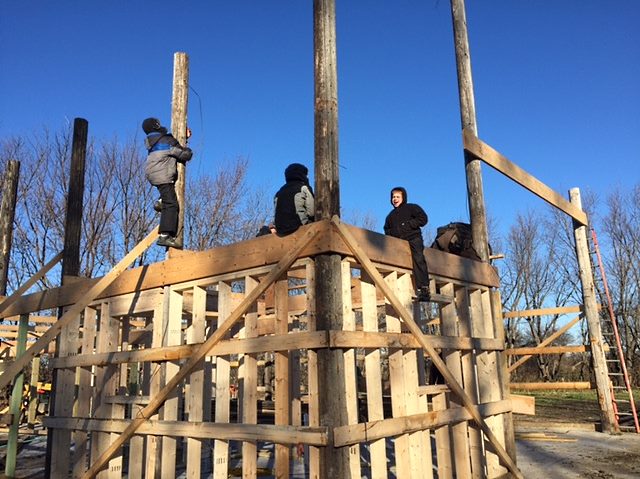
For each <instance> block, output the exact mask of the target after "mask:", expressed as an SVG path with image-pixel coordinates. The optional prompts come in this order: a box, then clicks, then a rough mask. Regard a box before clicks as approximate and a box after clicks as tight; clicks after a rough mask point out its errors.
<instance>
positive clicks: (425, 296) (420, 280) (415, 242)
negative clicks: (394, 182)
mask: <svg viewBox="0 0 640 479" xmlns="http://www.w3.org/2000/svg"><path fill="white" fill-rule="evenodd" d="M391 204H392V205H393V210H392V211H391V213H389V214H388V215H387V219H386V220H385V222H384V233H385V234H386V235H389V236H395V237H396V238H401V239H403V240H407V241H408V242H409V246H410V248H411V259H412V261H413V279H414V282H415V286H416V296H417V299H418V301H430V299H431V293H430V291H429V269H428V268H427V261H426V260H425V258H424V243H423V241H422V231H421V230H420V228H422V227H423V226H424V225H426V224H427V222H428V221H429V218H428V217H427V214H426V213H425V212H424V210H423V209H422V208H421V207H420V206H418V205H416V204H414V203H407V190H405V189H404V188H403V187H401V186H397V187H395V188H393V189H392V190H391Z"/></svg>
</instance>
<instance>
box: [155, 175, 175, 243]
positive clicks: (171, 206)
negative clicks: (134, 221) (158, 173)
mask: <svg viewBox="0 0 640 479" xmlns="http://www.w3.org/2000/svg"><path fill="white" fill-rule="evenodd" d="M158 191H159V192H160V198H161V199H162V211H161V212H160V228H159V229H158V231H159V233H160V234H165V235H169V236H171V237H175V235H176V233H177V230H178V208H179V206H178V197H177V196H176V189H175V186H174V184H173V183H167V184H164V185H158Z"/></svg>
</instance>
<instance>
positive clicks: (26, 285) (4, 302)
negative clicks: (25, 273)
mask: <svg viewBox="0 0 640 479" xmlns="http://www.w3.org/2000/svg"><path fill="white" fill-rule="evenodd" d="M61 259H62V251H60V252H59V253H58V254H57V255H55V256H54V257H53V258H52V259H50V260H49V262H48V263H47V264H45V265H44V266H43V267H42V268H40V270H39V271H38V272H37V273H36V274H34V275H33V276H31V278H29V279H28V280H27V281H26V282H25V283H24V284H22V285H21V286H20V287H19V288H18V289H16V290H15V291H14V292H13V294H11V296H8V297H7V298H4V299H3V300H2V302H1V303H0V313H4V311H5V310H6V309H7V308H8V307H9V306H11V305H12V304H13V303H14V302H15V301H16V300H17V299H18V298H20V297H21V296H22V295H23V294H24V293H25V291H27V290H29V288H31V286H33V285H34V284H36V283H37V282H38V281H39V280H40V279H42V278H44V276H45V275H46V274H47V273H48V272H49V270H50V269H51V268H53V267H54V266H55V265H56V264H58V261H60V260H61ZM42 309H46V308H42ZM19 314H24V313H19ZM2 317H3V318H6V316H4V315H3V316H2Z"/></svg>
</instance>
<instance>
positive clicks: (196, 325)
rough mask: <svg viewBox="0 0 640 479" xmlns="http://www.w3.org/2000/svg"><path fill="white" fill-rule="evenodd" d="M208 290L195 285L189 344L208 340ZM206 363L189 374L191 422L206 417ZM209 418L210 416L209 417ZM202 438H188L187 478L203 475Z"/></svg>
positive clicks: (202, 362)
mask: <svg viewBox="0 0 640 479" xmlns="http://www.w3.org/2000/svg"><path fill="white" fill-rule="evenodd" d="M206 314H207V291H206V289H204V288H203V287H200V286H194V287H193V312H192V316H191V325H189V327H188V328H187V344H197V343H203V342H205V341H206V339H207V338H206V331H205V326H206V321H207V318H206ZM204 364H205V361H204V360H202V361H200V362H199V363H198V365H197V366H196V368H195V369H194V371H193V372H192V373H191V374H190V375H189V396H188V398H187V404H186V409H187V414H188V417H189V422H194V423H198V422H202V420H203V419H204V414H203V412H204V410H203V405H204V401H205V394H204ZM207 419H208V418H207ZM203 442H204V441H203V440H202V439H196V438H187V478H188V479H195V478H198V477H200V476H201V470H200V469H201V468H200V463H201V459H202V444H203Z"/></svg>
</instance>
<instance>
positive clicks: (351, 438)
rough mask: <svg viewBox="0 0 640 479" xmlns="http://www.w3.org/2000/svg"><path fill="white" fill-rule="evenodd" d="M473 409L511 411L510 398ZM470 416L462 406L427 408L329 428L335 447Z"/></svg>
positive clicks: (485, 413) (487, 414)
mask: <svg viewBox="0 0 640 479" xmlns="http://www.w3.org/2000/svg"><path fill="white" fill-rule="evenodd" d="M477 410H478V412H479V414H480V415H481V417H483V418H485V417H490V416H495V415H497V414H503V413H505V412H507V411H511V403H510V401H496V402H492V403H485V404H479V405H478V408H477ZM471 419H472V417H471V414H469V411H468V410H467V409H466V408H465V407H450V408H449V409H446V410H442V411H431V412H428V413H422V414H413V415H411V416H404V417H394V418H390V419H382V420H379V421H369V422H361V423H359V424H353V425H349V426H340V427H337V428H335V429H334V430H333V440H334V445H335V446H336V447H342V446H349V445H352V444H358V443H361V442H368V441H372V440H375V439H382V438H385V437H390V436H397V435H400V434H406V433H410V432H415V431H420V430H423V429H433V428H436V427H439V426H444V425H448V424H456V423H459V422H462V421H469V420H471Z"/></svg>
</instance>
